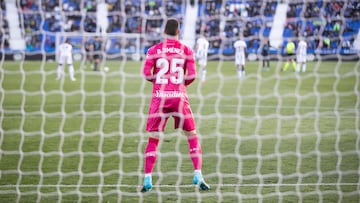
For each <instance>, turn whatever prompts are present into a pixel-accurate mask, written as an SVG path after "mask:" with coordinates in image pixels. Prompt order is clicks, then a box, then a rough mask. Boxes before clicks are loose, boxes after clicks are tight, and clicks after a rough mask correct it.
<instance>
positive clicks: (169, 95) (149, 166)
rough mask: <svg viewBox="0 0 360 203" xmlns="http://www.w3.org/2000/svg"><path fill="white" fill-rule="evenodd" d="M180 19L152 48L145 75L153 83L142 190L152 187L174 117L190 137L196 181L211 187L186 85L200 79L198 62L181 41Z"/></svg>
mask: <svg viewBox="0 0 360 203" xmlns="http://www.w3.org/2000/svg"><path fill="white" fill-rule="evenodd" d="M179 32H180V29H179V22H178V21H177V20H176V19H173V18H170V19H168V20H167V22H166V25H165V31H164V33H165V35H166V39H165V40H164V41H163V42H160V43H158V44H155V45H154V46H152V47H150V48H149V50H148V52H147V55H146V59H145V63H144V67H143V76H144V77H145V79H146V80H148V81H150V82H151V83H152V84H153V90H152V98H151V102H150V108H149V115H148V119H147V123H146V131H148V132H149V133H150V137H149V139H148V143H147V145H146V148H145V164H144V172H145V177H144V184H143V186H142V190H141V192H148V191H150V190H151V189H152V187H153V185H152V171H153V168H154V165H155V162H156V157H157V146H158V143H159V138H160V134H161V133H162V132H164V129H165V126H166V123H167V120H168V118H169V117H170V116H172V117H173V118H174V121H175V122H174V123H175V126H174V127H175V128H181V129H182V130H183V131H184V134H185V136H186V137H187V140H188V146H189V154H190V158H191V161H192V163H193V167H194V178H193V183H194V184H195V185H199V188H200V189H201V190H209V189H210V187H209V185H207V184H206V182H205V180H204V178H203V176H202V173H201V167H202V151H201V146H200V143H199V141H198V137H197V134H196V128H195V120H194V117H193V114H192V111H191V108H190V104H189V100H188V96H187V93H186V86H187V85H190V84H191V83H192V82H193V81H194V80H195V78H196V65H195V59H194V54H193V51H192V49H190V48H189V47H187V46H186V45H184V44H182V43H181V42H180V41H179V40H178V36H179Z"/></svg>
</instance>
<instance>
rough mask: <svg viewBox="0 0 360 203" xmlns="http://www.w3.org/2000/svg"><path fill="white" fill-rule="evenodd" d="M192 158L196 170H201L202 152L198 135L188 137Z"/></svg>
mask: <svg viewBox="0 0 360 203" xmlns="http://www.w3.org/2000/svg"><path fill="white" fill-rule="evenodd" d="M188 144H189V153H190V158H191V161H192V163H193V166H194V170H201V166H202V151H201V146H200V144H199V140H198V137H197V135H196V134H195V135H193V136H190V137H188Z"/></svg>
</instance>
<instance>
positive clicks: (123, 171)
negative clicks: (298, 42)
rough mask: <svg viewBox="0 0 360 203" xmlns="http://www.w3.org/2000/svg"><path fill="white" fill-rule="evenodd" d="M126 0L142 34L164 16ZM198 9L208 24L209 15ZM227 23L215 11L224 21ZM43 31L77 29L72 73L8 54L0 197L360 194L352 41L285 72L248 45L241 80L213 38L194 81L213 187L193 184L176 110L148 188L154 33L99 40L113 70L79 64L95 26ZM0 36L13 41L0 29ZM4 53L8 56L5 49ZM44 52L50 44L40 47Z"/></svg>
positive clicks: (0, 95) (1, 74)
mask: <svg viewBox="0 0 360 203" xmlns="http://www.w3.org/2000/svg"><path fill="white" fill-rule="evenodd" d="M64 1H65V0H63V1H61V2H64ZM84 1H85V0H83V1H81V3H84ZM126 2H128V3H129V2H132V3H133V6H134V7H136V8H139V9H140V10H141V12H142V14H141V15H138V14H136V13H133V15H135V16H137V17H141V18H142V28H143V30H145V27H146V25H147V23H146V22H147V20H153V19H157V18H159V17H154V16H149V14H147V13H146V12H145V10H146V8H147V3H149V2H150V5H151V2H152V1H139V2H141V4H140V5H137V4H136V3H134V2H135V1H121V6H122V7H121V9H122V10H121V11H125V7H126V5H128V4H126ZM157 2H161V3H162V4H163V5H165V4H166V3H168V2H170V3H171V2H172V1H165V0H163V1H157ZM198 2H199V1H195V3H198ZM202 2H209V1H202ZM225 2H226V1H222V7H221V8H224V7H225ZM232 2H239V1H232ZM242 2H245V1H242ZM271 2H278V1H275V0H274V1H271ZM305 2H310V1H305ZM326 2H327V1H326ZM344 2H345V0H344ZM185 4H186V3H185V1H182V3H181V4H180V5H181V6H183V7H184V6H185ZM202 6H203V10H205V8H206V7H205V5H202ZM211 6H212V5H210V4H209V7H211ZM83 7H84V5H82V6H81V8H82V9H83ZM240 7H241V8H245V7H244V5H241V6H239V8H240ZM182 9H183V8H182ZM267 9H268V8H267V7H265V6H263V7H261V10H260V12H261V13H263V14H264V15H262V16H261V17H260V18H261V20H263V21H261V22H264V23H263V25H262V27H260V28H259V30H258V31H259V32H265V31H268V28H269V24H271V23H270V22H269V19H267V17H265V13H266V12H268V11H267ZM221 11H222V10H221ZM1 12H3V11H1ZM39 12H40V13H41V14H42V16H44V13H42V12H43V11H41V10H40V11H39ZM129 15H130V14H129ZM200 15H204V13H200ZM131 16H132V15H131ZM161 17H163V18H166V15H164V14H163V15H162V16H161ZM177 17H179V16H177ZM182 17H183V16H180V17H179V18H182ZM239 18H240V19H242V18H243V17H239ZM0 19H1V18H0ZM202 19H203V20H205V21H204V22H203V23H204V25H209V24H211V22H210V21H211V20H213V19H212V18H208V17H207V16H203V17H202ZM206 20H209V21H206ZM215 20H217V19H215ZM226 20H228V18H225V17H224V18H221V19H219V22H221V26H222V27H221V29H224V28H225V25H226V24H225V23H226V22H225V21H226ZM251 20H254V22H255V20H258V19H256V18H252V19H251ZM82 23H83V22H82ZM206 23H208V24H206ZM124 24H125V23H123V25H124ZM159 28H161V26H160V27H159ZM1 31H2V30H1ZM220 31H223V30H220ZM155 32H156V31H155ZM41 33H42V34H46V35H54V38H55V47H57V46H58V45H59V44H60V43H61V41H62V40H63V39H64V38H69V39H70V42H71V43H72V44H73V46H74V59H75V62H74V63H75V68H76V76H77V81H75V82H72V81H70V80H67V79H64V80H61V81H56V80H55V78H56V66H57V64H56V62H51V61H47V60H40V61H32V60H29V59H27V58H26V57H23V58H20V60H19V61H12V60H11V59H8V58H6V60H5V57H4V54H3V55H2V56H3V57H2V59H1V61H0V202H19V203H20V202H59V203H60V202H79V203H80V202H98V203H102V202H219V203H220V202H359V201H360V62H359V52H358V51H357V50H347V51H348V52H349V53H350V54H348V53H341V52H340V51H339V50H329V51H331V53H330V54H324V55H322V54H320V53H318V52H314V53H312V54H313V56H315V57H314V58H313V59H314V61H308V63H307V71H306V72H305V73H294V72H291V71H287V72H282V71H281V69H282V67H283V65H284V61H282V60H281V59H282V58H281V57H279V56H280V55H279V53H275V54H273V55H272V57H271V59H272V60H271V62H270V63H271V65H270V66H271V68H270V70H269V71H266V72H265V71H262V64H261V61H259V59H260V55H259V53H258V52H256V51H254V50H250V51H252V54H251V58H252V59H253V61H252V60H251V61H250V59H249V60H248V61H247V62H246V71H247V75H246V78H243V79H239V78H237V76H236V69H235V65H234V62H233V55H232V54H231V47H232V43H231V42H232V41H233V39H234V38H231V37H230V38H227V39H224V40H223V41H222V44H221V42H219V39H218V38H216V37H213V38H211V40H213V44H212V46H213V47H214V44H216V46H217V47H218V48H219V49H218V50H216V51H214V50H213V51H214V52H212V55H211V56H210V57H209V58H210V59H211V60H210V61H209V62H208V66H207V74H208V75H207V81H206V83H201V82H199V81H196V82H195V83H194V84H192V85H190V86H189V87H188V94H189V100H190V104H191V106H192V109H193V114H194V116H195V118H196V124H197V133H198V136H199V139H200V142H201V144H202V150H203V169H202V172H203V175H204V178H205V179H206V181H207V183H208V184H209V185H210V186H211V190H210V191H199V190H198V188H196V186H194V185H192V176H193V171H192V170H193V169H192V166H191V162H190V159H189V155H188V149H187V143H186V140H185V138H184V136H183V135H181V132H180V131H177V130H173V129H172V127H173V126H172V124H173V123H172V122H173V121H172V120H171V119H170V120H169V124H168V126H167V128H166V131H165V134H164V135H162V137H161V140H160V144H159V147H158V150H159V151H158V159H157V162H156V165H155V168H154V173H153V184H154V188H153V190H152V191H151V192H149V193H147V194H142V193H141V192H140V191H139V186H140V185H141V184H142V181H143V164H144V148H145V144H146V141H147V133H146V132H145V123H146V119H147V109H148V105H149V99H150V93H151V86H150V84H149V83H148V82H147V81H145V80H144V79H143V78H142V76H141V67H142V65H143V64H142V60H141V59H143V58H144V56H145V55H144V54H145V47H148V45H149V43H151V40H148V39H149V38H150V36H148V35H146V34H144V33H141V34H129V33H122V32H121V33H107V34H106V35H105V36H102V38H103V39H104V42H105V43H104V44H105V46H104V50H103V54H104V59H105V60H103V62H102V63H103V65H104V66H107V67H109V72H106V73H105V72H95V71H92V70H89V69H86V68H83V65H84V63H85V61H86V57H84V54H85V52H84V49H83V42H84V39H85V38H86V37H88V38H93V37H95V36H98V35H97V34H95V33H88V32H81V33H80V32H78V33H66V32H61V33H57V34H55V33H47V32H45V31H43V30H41ZM38 34H39V32H36V35H38ZM157 37H158V38H156V40H158V39H160V37H159V36H157ZM253 38H256V37H250V39H253ZM259 38H260V39H261V40H262V36H260V37H259ZM1 40H2V41H1V42H0V44H2V45H3V44H5V40H6V38H1ZM261 40H260V45H261V43H262V42H261ZM42 43H44V41H42ZM218 43H220V44H218ZM0 51H1V52H2V53H5V54H8V53H9V52H8V51H9V50H8V49H6V48H5V47H3V46H2V47H1V50H0ZM276 51H278V50H276ZM10 53H12V52H10ZM25 54H29V55H32V54H33V53H31V52H30V53H25ZM41 54H42V55H48V54H53V53H47V52H46V51H45V50H43V49H42V50H41Z"/></svg>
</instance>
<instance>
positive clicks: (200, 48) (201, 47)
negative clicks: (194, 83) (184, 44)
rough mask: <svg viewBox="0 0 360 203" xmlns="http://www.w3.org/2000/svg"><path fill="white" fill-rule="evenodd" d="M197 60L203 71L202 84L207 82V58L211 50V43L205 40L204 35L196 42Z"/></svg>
mask: <svg viewBox="0 0 360 203" xmlns="http://www.w3.org/2000/svg"><path fill="white" fill-rule="evenodd" d="M195 50H196V55H195V56H196V58H197V60H198V63H199V65H200V69H201V82H203V83H204V82H205V80H206V65H207V56H208V50H209V41H208V40H207V39H206V38H205V36H204V35H201V36H200V37H199V39H197V40H196V47H195Z"/></svg>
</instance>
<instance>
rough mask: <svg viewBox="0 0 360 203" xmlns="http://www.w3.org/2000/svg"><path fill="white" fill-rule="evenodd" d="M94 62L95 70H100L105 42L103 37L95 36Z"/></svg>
mask: <svg viewBox="0 0 360 203" xmlns="http://www.w3.org/2000/svg"><path fill="white" fill-rule="evenodd" d="M92 44H93V63H94V71H98V70H99V69H98V68H99V64H100V62H101V60H102V50H103V42H102V39H101V37H98V36H96V37H94V41H93V43H92Z"/></svg>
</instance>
